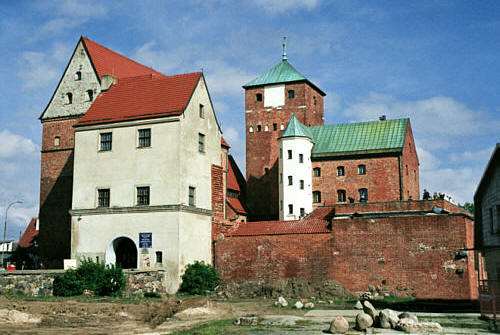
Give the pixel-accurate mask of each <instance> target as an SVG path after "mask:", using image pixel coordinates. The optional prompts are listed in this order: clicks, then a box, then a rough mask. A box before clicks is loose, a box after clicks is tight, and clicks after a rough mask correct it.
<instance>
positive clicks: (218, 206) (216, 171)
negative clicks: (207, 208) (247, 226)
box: [212, 165, 225, 224]
mask: <svg viewBox="0 0 500 335" xmlns="http://www.w3.org/2000/svg"><path fill="white" fill-rule="evenodd" d="M224 198H225V197H224V170H223V169H222V167H220V166H217V165H212V223H213V224H218V223H221V222H223V221H224V202H225V201H224Z"/></svg>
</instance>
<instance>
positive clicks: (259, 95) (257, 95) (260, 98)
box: [255, 93, 262, 101]
mask: <svg viewBox="0 0 500 335" xmlns="http://www.w3.org/2000/svg"><path fill="white" fill-rule="evenodd" d="M255 101H262V93H257V94H256V95H255Z"/></svg>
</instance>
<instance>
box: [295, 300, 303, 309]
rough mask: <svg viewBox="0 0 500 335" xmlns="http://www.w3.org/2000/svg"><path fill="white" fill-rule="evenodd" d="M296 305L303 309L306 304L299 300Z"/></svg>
mask: <svg viewBox="0 0 500 335" xmlns="http://www.w3.org/2000/svg"><path fill="white" fill-rule="evenodd" d="M294 307H295V308H297V309H302V308H303V307H304V304H303V303H302V301H297V302H296V303H295V305H294Z"/></svg>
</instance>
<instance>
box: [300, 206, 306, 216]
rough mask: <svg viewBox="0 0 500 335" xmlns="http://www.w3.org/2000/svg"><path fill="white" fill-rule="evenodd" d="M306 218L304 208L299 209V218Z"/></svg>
mask: <svg viewBox="0 0 500 335" xmlns="http://www.w3.org/2000/svg"><path fill="white" fill-rule="evenodd" d="M303 216H306V210H305V209H304V208H301V209H300V217H303Z"/></svg>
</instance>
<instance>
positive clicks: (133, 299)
mask: <svg viewBox="0 0 500 335" xmlns="http://www.w3.org/2000/svg"><path fill="white" fill-rule="evenodd" d="M2 296H3V297H5V298H7V299H8V300H22V301H42V302H63V301H77V302H87V303H120V304H141V303H144V302H152V301H159V300H160V298H157V297H144V296H139V295H137V296H127V297H99V296H84V295H80V296H74V297H56V296H51V295H44V296H29V295H24V294H4V295H2Z"/></svg>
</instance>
